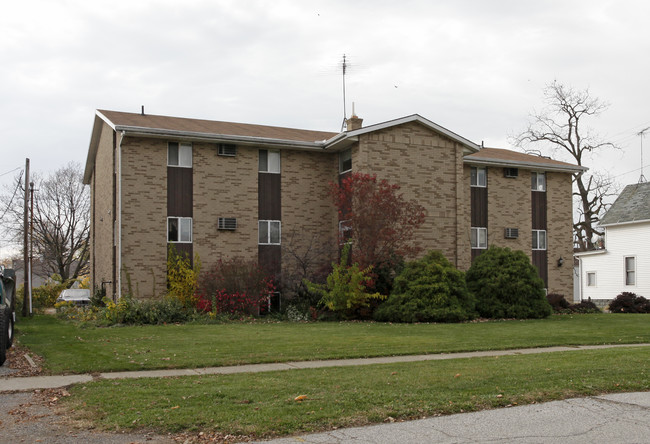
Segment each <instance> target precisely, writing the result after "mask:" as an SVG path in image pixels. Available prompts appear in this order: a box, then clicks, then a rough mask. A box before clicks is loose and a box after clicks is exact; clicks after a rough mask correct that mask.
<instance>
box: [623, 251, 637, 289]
mask: <svg viewBox="0 0 650 444" xmlns="http://www.w3.org/2000/svg"><path fill="white" fill-rule="evenodd" d="M625 285H636V258H635V257H634V256H627V257H626V258H625Z"/></svg>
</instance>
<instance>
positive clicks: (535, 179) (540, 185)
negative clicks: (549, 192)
mask: <svg viewBox="0 0 650 444" xmlns="http://www.w3.org/2000/svg"><path fill="white" fill-rule="evenodd" d="M530 189H531V190H533V191H546V173H537V172H535V171H533V172H532V173H531V174H530Z"/></svg>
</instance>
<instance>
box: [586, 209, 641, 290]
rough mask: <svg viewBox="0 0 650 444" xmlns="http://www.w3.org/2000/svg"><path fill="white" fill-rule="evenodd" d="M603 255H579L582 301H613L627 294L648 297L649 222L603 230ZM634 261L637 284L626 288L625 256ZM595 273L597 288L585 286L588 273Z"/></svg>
mask: <svg viewBox="0 0 650 444" xmlns="http://www.w3.org/2000/svg"><path fill="white" fill-rule="evenodd" d="M605 246H606V248H607V251H606V252H604V253H602V254H587V255H584V256H580V258H581V265H582V266H581V267H580V287H581V290H582V299H587V298H589V297H590V298H591V299H614V298H615V297H616V296H617V295H618V294H620V293H622V292H624V291H629V292H632V293H636V294H637V295H640V296H645V297H646V298H647V297H650V223H648V222H646V223H638V224H629V225H618V226H611V227H607V228H606V238H605ZM627 256H634V257H635V258H636V283H635V285H625V259H624V258H625V257H627ZM589 272H596V285H595V286H592V287H588V286H587V273H589Z"/></svg>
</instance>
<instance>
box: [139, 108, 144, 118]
mask: <svg viewBox="0 0 650 444" xmlns="http://www.w3.org/2000/svg"><path fill="white" fill-rule="evenodd" d="M140 114H141V115H143V116H144V105H142V111H140Z"/></svg>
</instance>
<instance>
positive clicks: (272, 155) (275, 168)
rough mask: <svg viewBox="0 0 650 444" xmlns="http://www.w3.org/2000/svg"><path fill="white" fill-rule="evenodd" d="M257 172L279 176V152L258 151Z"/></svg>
mask: <svg viewBox="0 0 650 444" xmlns="http://www.w3.org/2000/svg"><path fill="white" fill-rule="evenodd" d="M259 172H260V173H276V174H280V151H271V150H260V161H259Z"/></svg>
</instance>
